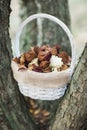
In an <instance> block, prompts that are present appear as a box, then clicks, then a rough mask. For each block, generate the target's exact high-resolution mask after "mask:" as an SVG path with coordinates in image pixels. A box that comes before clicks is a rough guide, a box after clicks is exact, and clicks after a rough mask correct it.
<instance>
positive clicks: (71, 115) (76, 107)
mask: <svg viewBox="0 0 87 130" xmlns="http://www.w3.org/2000/svg"><path fill="white" fill-rule="evenodd" d="M86 129H87V44H86V46H85V49H84V52H83V53H82V56H81V57H80V60H79V63H78V65H77V67H76V70H75V73H74V75H73V77H72V81H71V83H70V85H69V87H68V90H67V92H66V94H65V96H64V98H63V100H62V101H61V103H60V104H59V107H58V109H57V112H56V117H55V121H54V124H53V126H52V127H51V129H50V130H86Z"/></svg>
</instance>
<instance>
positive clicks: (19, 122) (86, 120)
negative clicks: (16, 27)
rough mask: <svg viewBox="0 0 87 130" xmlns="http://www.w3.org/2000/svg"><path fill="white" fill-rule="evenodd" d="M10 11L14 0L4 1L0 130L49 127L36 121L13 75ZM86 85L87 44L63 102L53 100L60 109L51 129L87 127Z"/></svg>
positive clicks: (0, 17)
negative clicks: (11, 1) (40, 125)
mask: <svg viewBox="0 0 87 130" xmlns="http://www.w3.org/2000/svg"><path fill="white" fill-rule="evenodd" d="M10 11H11V10H10V0H0V130H42V129H43V130H47V129H48V128H41V127H39V126H38V125H35V122H34V121H32V118H31V116H30V114H29V110H28V107H27V105H26V102H25V100H24V97H23V96H22V95H21V94H20V92H19V90H18V86H17V83H16V81H15V80H14V79H13V76H12V71H11V68H10V63H11V58H12V53H11V41H10V38H9V31H8V28H9V14H10ZM86 85H87V45H86V47H85V50H84V52H83V54H82V57H81V59H80V61H79V63H78V66H77V68H76V70H75V73H74V75H73V77H72V81H71V84H70V86H69V88H68V90H67V92H66V94H65V96H64V97H63V99H62V100H61V102H60V103H59V101H57V102H56V101H54V102H51V101H50V104H52V105H51V110H52V111H54V109H56V108H57V112H56V117H55V118H54V115H53V116H52V117H53V119H54V122H53V121H52V123H51V126H50V128H49V129H50V130H58V129H59V130H86V129H87V109H86V108H87V86H86ZM39 102H41V101H39ZM55 102H56V104H55ZM47 104H48V102H47ZM54 105H56V106H54ZM45 106H47V107H48V108H49V107H50V106H49V105H45ZM57 106H58V107H57ZM52 114H54V112H53V113H52Z"/></svg>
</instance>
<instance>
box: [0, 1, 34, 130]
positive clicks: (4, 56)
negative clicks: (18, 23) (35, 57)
mask: <svg viewBox="0 0 87 130" xmlns="http://www.w3.org/2000/svg"><path fill="white" fill-rule="evenodd" d="M10 12H11V9H10V0H0V129H1V130H25V129H26V130H29V129H30V130H36V127H34V123H33V122H32V120H31V119H30V117H29V115H28V114H27V113H28V108H27V107H26V104H25V101H24V98H23V96H22V95H21V94H20V93H19V91H18V86H17V83H16V81H14V79H13V76H12V71H11V67H10V63H11V58H12V53H11V41H10V38H9V30H8V29H9V14H10ZM24 113H25V114H24ZM32 124H33V125H32Z"/></svg>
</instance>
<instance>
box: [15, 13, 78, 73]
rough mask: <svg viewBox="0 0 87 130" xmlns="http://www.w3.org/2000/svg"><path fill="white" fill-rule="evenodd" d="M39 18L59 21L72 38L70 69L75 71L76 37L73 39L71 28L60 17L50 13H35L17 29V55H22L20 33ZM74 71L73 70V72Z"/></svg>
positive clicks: (70, 38)
mask: <svg viewBox="0 0 87 130" xmlns="http://www.w3.org/2000/svg"><path fill="white" fill-rule="evenodd" d="M37 18H47V19H49V20H51V21H53V22H55V23H57V24H58V25H59V26H60V27H61V28H62V29H63V30H64V31H65V32H66V34H67V36H68V38H69V40H70V44H71V50H72V61H71V66H70V71H73V69H74V67H75V64H76V58H75V56H76V53H75V52H76V51H75V43H74V39H73V36H72V34H71V32H70V31H69V29H68V28H67V26H66V25H65V24H64V23H63V22H62V21H61V20H59V19H58V18H56V17H54V16H52V15H49V14H45V13H39V14H34V15H31V16H30V17H28V18H27V19H26V20H25V21H24V22H23V23H22V24H21V25H20V27H19V29H18V31H17V34H16V38H15V44H14V45H15V51H16V52H15V54H16V56H17V57H18V56H20V50H19V40H20V35H21V32H22V30H23V28H24V26H25V25H26V24H27V23H29V22H30V21H32V20H34V19H37ZM71 73H72V72H71Z"/></svg>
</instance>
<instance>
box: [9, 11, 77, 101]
mask: <svg viewBox="0 0 87 130" xmlns="http://www.w3.org/2000/svg"><path fill="white" fill-rule="evenodd" d="M37 18H47V19H49V20H51V21H54V22H55V23H57V24H58V25H59V26H60V27H61V28H62V29H63V30H64V31H65V32H66V34H67V36H68V37H69V40H70V44H71V49H72V61H71V65H70V67H69V68H68V69H67V70H63V71H60V72H55V71H53V72H49V73H39V72H34V71H30V70H20V71H18V68H19V67H18V64H17V63H15V62H14V61H12V62H11V67H12V70H13V75H14V78H15V79H16V81H17V82H18V85H19V90H20V92H21V93H22V94H23V95H24V96H28V97H31V98H33V99H41V100H55V99H58V98H60V97H62V96H63V95H64V93H65V90H66V89H67V87H66V86H67V84H68V83H69V81H70V78H71V75H72V73H73V70H74V67H75V64H76V59H75V44H74V41H73V36H72V34H71V33H70V31H69V29H68V28H67V26H66V25H65V24H64V23H63V22H62V21H60V20H59V19H58V18H56V17H54V16H52V15H49V14H43V13H40V14H34V15H32V16H30V17H28V18H27V19H26V20H25V21H24V22H23V23H22V24H21V26H20V28H19V30H18V32H17V35H16V41H15V50H16V56H17V57H19V56H20V55H21V54H20V50H19V39H20V35H21V32H22V29H23V28H24V26H25V25H26V24H27V23H28V22H30V21H32V20H34V19H37Z"/></svg>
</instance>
